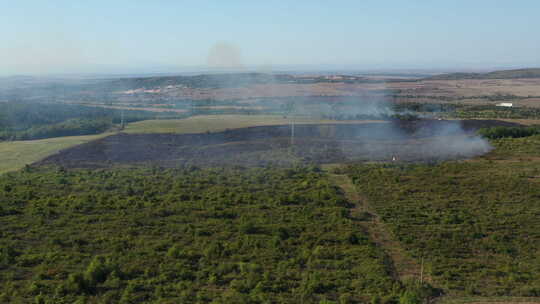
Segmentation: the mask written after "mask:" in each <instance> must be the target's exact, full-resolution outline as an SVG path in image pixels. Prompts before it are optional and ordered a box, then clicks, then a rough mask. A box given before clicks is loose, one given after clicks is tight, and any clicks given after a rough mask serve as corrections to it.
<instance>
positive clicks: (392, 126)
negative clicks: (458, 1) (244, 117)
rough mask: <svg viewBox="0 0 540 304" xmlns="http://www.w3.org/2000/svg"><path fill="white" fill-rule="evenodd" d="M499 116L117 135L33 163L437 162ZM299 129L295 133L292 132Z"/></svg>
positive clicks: (475, 141)
mask: <svg viewBox="0 0 540 304" xmlns="http://www.w3.org/2000/svg"><path fill="white" fill-rule="evenodd" d="M512 125H515V124H512V123H507V122H502V121H495V120H463V121H450V120H416V121H397V120H396V121H388V122H382V123H363V124H358V123H355V124H323V125H313V124H309V125H295V126H294V131H293V127H292V126H291V125H281V126H258V127H249V128H242V129H233V130H226V131H223V132H216V133H210V132H207V133H203V134H125V133H120V134H116V135H112V136H109V137H106V138H103V139H99V140H96V141H92V142H89V143H86V144H83V145H79V146H76V147H73V148H69V149H66V150H63V151H61V152H59V153H58V154H55V155H52V156H50V157H48V158H46V159H44V160H42V161H40V162H38V163H37V164H36V165H59V166H63V167H66V168H100V167H110V166H114V165H134V164H137V165H140V164H146V165H154V166H162V167H172V168H174V167H181V166H186V165H195V166H248V167H257V166H269V165H271V166H290V165H293V164H299V163H302V164H309V163H312V164H324V163H346V162H354V161H383V162H384V161H401V162H432V161H443V160H449V159H464V158H469V157H474V156H478V155H482V154H484V153H487V152H489V151H490V150H491V147H490V145H489V144H488V143H487V142H486V141H485V140H483V139H481V138H480V137H478V136H476V134H475V132H476V130H477V129H479V128H481V127H491V126H512ZM293 134H294V136H293Z"/></svg>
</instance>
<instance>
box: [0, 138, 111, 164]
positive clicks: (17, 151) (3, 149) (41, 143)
mask: <svg viewBox="0 0 540 304" xmlns="http://www.w3.org/2000/svg"><path fill="white" fill-rule="evenodd" d="M110 134H111V133H104V134H99V135H84V136H66V137H56V138H48V139H39V140H24V141H5V142H0V174H2V173H5V172H9V171H15V170H18V169H21V168H22V167H24V166H25V165H28V164H31V163H33V162H35V161H38V160H40V159H42V158H44V157H46V156H49V155H51V154H54V153H56V152H58V151H60V150H62V149H65V148H69V147H72V146H75V145H80V144H82V143H85V142H88V141H91V140H94V139H98V138H101V137H104V136H107V135H110Z"/></svg>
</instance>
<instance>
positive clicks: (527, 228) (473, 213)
mask: <svg viewBox="0 0 540 304" xmlns="http://www.w3.org/2000/svg"><path fill="white" fill-rule="evenodd" d="M524 139H525V138H518V139H505V140H498V141H497V142H495V143H494V144H495V145H496V147H497V149H496V150H495V152H497V154H496V155H493V156H492V155H488V156H487V157H488V158H493V157H496V158H500V157H503V156H504V157H510V156H511V155H514V157H516V155H519V157H526V156H527V155H528V154H525V153H526V152H527V151H528V147H529V146H531V147H533V146H534V147H538V143H539V142H540V137H531V138H527V141H526V142H525V141H524ZM534 143H536V144H534ZM506 146H508V147H512V149H511V150H509V149H508V148H505V147H506ZM498 150H500V152H498ZM512 151H518V152H519V154H516V153H517V152H512ZM531 151H532V150H531ZM535 151H536V152H535V154H533V155H538V149H537V148H536V150H535ZM512 153H513V154H512ZM514 159H516V158H514ZM347 172H348V174H349V175H350V176H351V178H353V180H354V182H355V184H356V185H357V187H358V189H359V190H360V191H361V192H362V193H364V194H365V195H366V196H367V198H368V199H369V201H370V203H371V204H372V205H373V206H374V207H375V209H376V210H377V212H378V214H379V215H380V216H381V218H382V220H383V221H384V222H385V223H386V224H387V225H388V227H389V228H390V230H391V231H392V233H393V234H394V236H395V237H396V238H397V239H398V240H399V241H400V242H401V243H402V244H403V246H404V247H405V248H406V249H408V251H409V252H410V253H411V254H412V255H413V256H415V257H417V258H418V259H420V258H421V257H423V258H424V259H425V261H426V263H425V264H426V265H425V266H426V267H425V268H426V270H427V271H428V272H429V273H430V275H431V276H432V277H434V279H435V282H436V283H437V285H438V286H440V287H443V288H444V289H446V290H447V291H448V292H450V293H453V294H461V295H482V296H503V295H504V296H540V288H539V287H538V286H540V258H539V256H538V254H537V253H538V251H539V250H540V221H539V220H538V216H539V215H540V187H539V180H538V177H539V176H540V163H538V162H537V161H522V162H520V161H514V162H508V161H501V162H495V161H491V160H482V161H476V162H464V163H457V162H448V163H442V164H437V165H420V164H418V165H356V166H350V167H349V168H348V169H347Z"/></svg>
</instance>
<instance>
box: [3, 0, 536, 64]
mask: <svg viewBox="0 0 540 304" xmlns="http://www.w3.org/2000/svg"><path fill="white" fill-rule="evenodd" d="M0 11H1V12H2V18H0V37H1V39H2V44H1V45H0V74H10V73H12V74H16V73H48V72H50V73H59V72H68V73H70V72H99V71H103V72H115V71H123V70H126V69H131V70H133V71H135V70H137V69H140V70H141V71H143V70H148V69H151V68H156V69H167V68H171V69H175V68H179V69H181V68H183V67H204V66H208V64H209V63H212V64H215V62H209V56H211V55H209V54H210V53H212V52H215V51H216V46H217V52H218V53H219V52H224V53H225V55H223V56H221V57H223V58H222V59H221V60H225V61H227V60H228V58H229V57H230V56H233V57H235V60H234V64H235V65H242V66H247V67H253V66H262V67H280V66H283V65H310V66H322V65H327V66H328V65H329V66H343V67H354V68H360V69H372V68H384V69H392V68H464V69H465V68H479V67H487V68H489V67H498V66H539V65H540V18H538V12H540V1H532V0H531V1H528V0H522V1H519V0H516V1H497V0H490V1H485V0H475V1H470V0H469V1H464V0H454V1H427V0H425V1H421V0H416V1H415V0H409V1H405V0H403V1H369V0H368V1H359V0H356V1H345V0H344V1H323V0H321V1H317V0H311V1H303V0H296V1H253V0H252V1H248V0H246V1H235V0H228V1H224V0H220V1H217V0H216V1H165V0H162V1H159V0H154V1H143V0H129V1H127V0H113V1H111V0H109V1H101V0H92V1H83V0H71V1H62V0H51V1H42V0H39V1H38V0H36V1H27V0H26V1H25V0H17V1H2V2H1V3H0ZM212 50H213V51H212ZM218 57H219V56H218ZM210 61H212V60H210ZM218 61H219V60H218ZM223 64H224V65H226V64H227V62H225V63H223Z"/></svg>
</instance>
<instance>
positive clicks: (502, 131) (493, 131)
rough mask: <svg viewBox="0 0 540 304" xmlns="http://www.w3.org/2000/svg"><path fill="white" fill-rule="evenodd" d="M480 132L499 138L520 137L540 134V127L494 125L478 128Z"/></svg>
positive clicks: (487, 136) (483, 134)
mask: <svg viewBox="0 0 540 304" xmlns="http://www.w3.org/2000/svg"><path fill="white" fill-rule="evenodd" d="M478 134H480V135H482V136H484V137H486V138H489V139H499V138H505V137H511V138H519V137H527V136H532V135H537V134H540V128H539V127H492V128H482V129H480V130H478Z"/></svg>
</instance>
